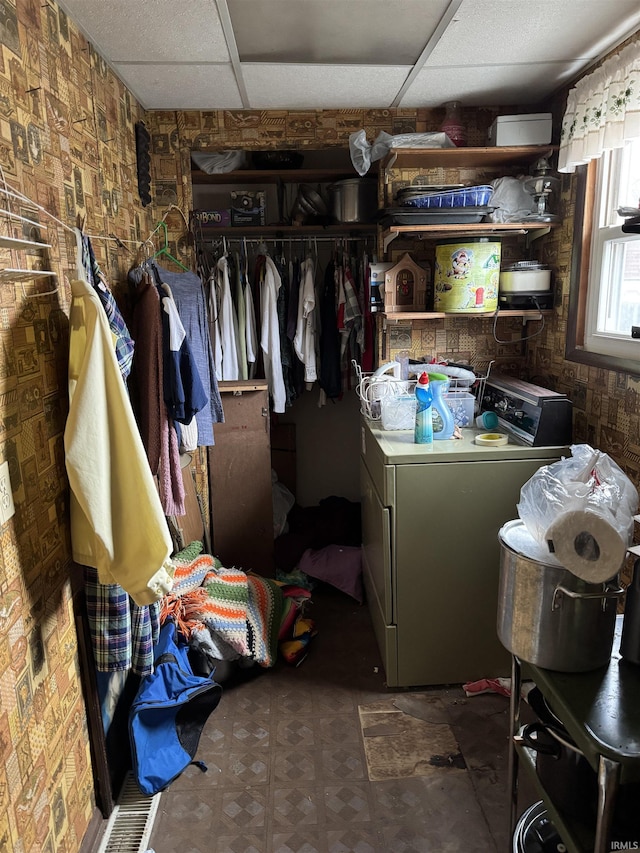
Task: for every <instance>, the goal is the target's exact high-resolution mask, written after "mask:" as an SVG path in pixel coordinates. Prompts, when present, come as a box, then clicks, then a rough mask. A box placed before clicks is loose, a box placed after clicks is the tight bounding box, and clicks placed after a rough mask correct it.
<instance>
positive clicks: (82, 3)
mask: <svg viewBox="0 0 640 853" xmlns="http://www.w3.org/2000/svg"><path fill="white" fill-rule="evenodd" d="M60 5H61V6H62V8H63V9H65V11H67V12H68V14H69V15H70V16H71V17H72V18H73V20H74V21H76V22H77V23H78V24H79V25H80V27H81V28H82V30H83V31H84V33H85V35H86V36H87V38H88V39H89V41H91V42H92V43H93V44H95V46H96V47H97V48H98V50H99V51H100V53H101V54H102V56H103V57H104V58H105V59H106V60H107V62H110V63H114V62H135V61H142V60H144V61H146V62H185V61H187V62H229V61H230V60H229V51H228V49H227V43H226V40H225V37H224V33H223V31H222V26H221V24H220V18H219V15H218V10H217V7H216V3H215V0H189V2H188V3H177V2H175V0H153V2H152V3H149V2H140V0H133V2H132V0H62V3H61V4H60Z"/></svg>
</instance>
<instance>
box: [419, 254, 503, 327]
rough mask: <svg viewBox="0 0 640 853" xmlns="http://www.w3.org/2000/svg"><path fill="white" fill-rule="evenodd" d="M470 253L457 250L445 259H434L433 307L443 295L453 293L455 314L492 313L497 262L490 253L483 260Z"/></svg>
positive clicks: (494, 300)
mask: <svg viewBox="0 0 640 853" xmlns="http://www.w3.org/2000/svg"><path fill="white" fill-rule="evenodd" d="M481 254H482V253H480V256H479V257H476V255H475V253H474V251H473V249H470V248H469V247H467V246H465V247H458V248H456V249H455V251H453V252H452V253H451V254H450V255H448V257H447V258H446V260H445V262H444V264H443V263H442V258H440V259H438V258H436V277H435V293H436V305H437V304H438V301H439V299H443V298H444V296H443V294H446V293H449V292H451V291H452V290H454V289H455V290H456V297H455V305H456V310H459V311H464V310H475V311H483V310H493V309H494V305H495V304H496V303H497V299H498V282H499V268H500V258H499V255H498V254H496V253H495V252H491V253H490V254H489V255H488V256H487V257H486V258H485V259H484V260H483V259H482V257H481Z"/></svg>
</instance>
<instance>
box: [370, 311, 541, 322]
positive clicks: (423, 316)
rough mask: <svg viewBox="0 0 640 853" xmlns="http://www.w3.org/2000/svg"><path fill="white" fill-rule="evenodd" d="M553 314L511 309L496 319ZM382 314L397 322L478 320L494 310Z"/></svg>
mask: <svg viewBox="0 0 640 853" xmlns="http://www.w3.org/2000/svg"><path fill="white" fill-rule="evenodd" d="M550 314H553V311H550V310H544V311H535V310H532V311H513V310H510V309H509V310H502V309H500V311H499V312H498V319H500V318H503V317H524V318H525V319H529V320H533V319H540V317H541V316H542V315H550ZM382 316H383V317H384V318H385V319H386V320H391V321H393V322H398V320H445V319H451V318H452V317H475V318H477V319H479V320H491V319H493V318H494V317H495V316H496V312H495V311H483V312H478V311H449V312H447V313H445V312H444V311H393V312H389V313H388V314H385V313H383V314H382Z"/></svg>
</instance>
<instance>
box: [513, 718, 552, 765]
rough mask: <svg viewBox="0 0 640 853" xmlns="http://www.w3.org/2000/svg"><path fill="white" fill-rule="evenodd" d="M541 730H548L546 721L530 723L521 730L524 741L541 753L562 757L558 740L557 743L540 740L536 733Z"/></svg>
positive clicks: (530, 747) (526, 744)
mask: <svg viewBox="0 0 640 853" xmlns="http://www.w3.org/2000/svg"><path fill="white" fill-rule="evenodd" d="M541 732H548V728H547V726H546V725H545V724H544V723H529V724H528V725H526V726H524V727H523V729H522V731H521V732H520V737H521V738H522V743H523V744H524V745H525V746H527V747H529V749H533V750H534V751H535V752H539V753H540V754H541V755H552V756H553V757H554V758H560V744H559V743H558V742H557V741H556V742H555V743H543V742H542V741H540V740H538V738H537V737H535V735H538V734H540V733H541Z"/></svg>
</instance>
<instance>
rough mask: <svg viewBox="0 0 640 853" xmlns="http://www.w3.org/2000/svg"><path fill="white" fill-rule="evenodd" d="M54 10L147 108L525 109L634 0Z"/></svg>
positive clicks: (96, 0)
mask: <svg viewBox="0 0 640 853" xmlns="http://www.w3.org/2000/svg"><path fill="white" fill-rule="evenodd" d="M1 2H2V0H0V3H1ZM43 2H45V0H43ZM61 5H62V8H63V9H64V10H65V11H66V12H67V14H68V15H69V17H70V18H71V19H72V20H74V21H75V22H76V23H77V24H78V25H79V26H80V28H81V29H82V31H83V32H84V33H85V35H86V37H87V38H88V39H89V41H90V42H91V43H92V44H93V45H94V46H95V48H96V50H97V51H98V52H99V53H100V54H101V55H102V56H103V57H104V59H105V60H106V61H107V62H108V63H109V64H110V65H111V66H112V67H113V68H114V69H115V71H116V73H118V74H120V76H121V77H122V79H123V81H124V83H125V84H126V85H127V87H128V88H129V89H130V90H131V92H132V94H133V95H134V96H135V97H136V98H137V99H138V100H139V101H140V102H141V104H142V105H143V106H144V107H146V108H147V109H207V110H215V109H243V108H244V109H266V110H268V109H304V110H309V109H345V108H367V107H369V108H388V107H391V106H401V107H429V106H440V105H441V104H443V103H444V102H445V101H450V100H460V101H462V103H463V104H467V105H469V106H476V105H477V106H496V107H499V106H503V105H505V106H506V105H510V106H511V105H515V104H523V105H524V104H534V103H538V102H540V101H543V100H544V99H545V98H547V97H548V96H549V95H551V94H553V93H554V92H555V91H557V90H558V89H559V88H560V87H561V86H564V85H567V84H568V83H571V82H572V81H573V80H574V79H576V78H577V77H578V76H579V74H580V73H582V72H583V71H584V70H585V69H586V68H588V67H589V66H590V65H591V63H592V62H593V61H595V60H597V59H599V58H600V57H602V56H603V55H604V54H605V53H606V52H608V51H609V50H611V49H613V48H614V47H615V46H616V45H617V44H620V43H621V42H622V41H623V40H624V39H626V38H628V37H629V36H630V35H632V34H633V33H635V32H637V31H638V30H639V29H640V0H188V2H179V0H61ZM218 63H219V64H218Z"/></svg>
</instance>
